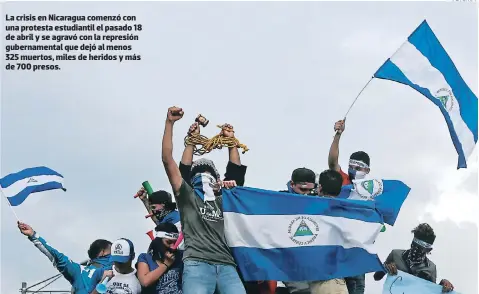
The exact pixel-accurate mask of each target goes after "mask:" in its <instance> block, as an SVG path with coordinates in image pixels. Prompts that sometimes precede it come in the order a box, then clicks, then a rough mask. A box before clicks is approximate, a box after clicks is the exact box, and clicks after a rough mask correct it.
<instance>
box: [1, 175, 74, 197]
mask: <svg viewBox="0 0 479 294" xmlns="http://www.w3.org/2000/svg"><path fill="white" fill-rule="evenodd" d="M0 186H1V188H2V191H3V194H4V195H5V197H7V200H8V202H10V205H11V206H17V205H20V204H22V203H23V201H25V199H27V197H28V196H29V195H30V194H32V193H37V192H43V191H47V190H53V189H62V190H63V191H66V189H65V188H63V176H62V175H61V174H59V173H57V172H56V171H54V170H52V169H49V168H48V167H44V166H40V167H32V168H27V169H24V170H22V171H20V172H18V173H13V174H9V175H8V176H5V177H3V178H1V179H0Z"/></svg>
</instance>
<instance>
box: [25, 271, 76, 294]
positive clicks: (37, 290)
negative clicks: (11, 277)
mask: <svg viewBox="0 0 479 294" xmlns="http://www.w3.org/2000/svg"><path fill="white" fill-rule="evenodd" d="M61 277H62V274H57V275H54V276H52V277H50V278H48V279H45V280H43V281H41V282H38V283H36V284H34V285H31V286H29V287H27V282H22V288H21V289H20V293H22V294H27V293H33V294H35V293H64V294H71V293H73V291H72V290H63V291H62V290H43V289H45V288H46V287H48V286H49V285H50V284H52V283H53V282H55V281H56V280H58V279H59V278H61ZM46 282H48V283H47V284H46V285H44V286H41V287H40V286H39V285H41V284H43V283H46ZM36 286H38V287H39V289H36V290H33V289H32V288H34V287H36Z"/></svg>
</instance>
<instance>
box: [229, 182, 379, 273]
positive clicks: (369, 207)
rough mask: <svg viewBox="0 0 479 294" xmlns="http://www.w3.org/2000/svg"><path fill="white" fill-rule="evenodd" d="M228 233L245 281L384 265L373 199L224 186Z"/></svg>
mask: <svg viewBox="0 0 479 294" xmlns="http://www.w3.org/2000/svg"><path fill="white" fill-rule="evenodd" d="M223 209H224V214H223V216H224V220H225V236H226V240H227V242H228V245H229V246H230V248H231V250H232V253H233V256H234V257H235V261H236V263H237V264H238V267H239V269H240V270H241V274H242V276H243V278H244V279H245V280H246V281H264V280H272V281H318V280H329V279H332V278H343V277H351V276H356V275H360V274H364V273H367V272H374V271H384V270H385V269H384V268H383V266H382V264H381V261H380V260H379V258H378V256H377V254H376V250H375V245H374V241H375V240H376V237H377V236H378V235H379V233H380V230H381V228H382V216H381V215H380V214H379V212H378V211H377V210H376V209H375V202H373V201H357V200H345V199H335V198H324V197H314V196H302V195H301V196H294V197H293V196H291V195H290V194H289V193H281V192H274V191H267V190H261V189H254V188H246V187H236V188H234V189H231V190H226V189H225V190H223Z"/></svg>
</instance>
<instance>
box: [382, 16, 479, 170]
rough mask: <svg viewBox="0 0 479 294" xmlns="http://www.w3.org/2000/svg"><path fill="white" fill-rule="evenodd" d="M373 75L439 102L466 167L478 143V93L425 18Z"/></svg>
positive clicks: (437, 103) (463, 165) (462, 164)
mask: <svg viewBox="0 0 479 294" xmlns="http://www.w3.org/2000/svg"><path fill="white" fill-rule="evenodd" d="M374 77H375V78H380V79H386V80H391V81H395V82H398V83H402V84H405V85H408V86H410V87H411V88H413V89H415V90H416V91H418V92H419V93H421V94H422V95H424V96H426V97H427V98H428V99H429V100H431V101H432V102H433V103H434V104H436V106H437V107H438V108H439V109H440V110H441V112H442V114H443V116H444V118H445V119H446V123H447V126H448V128H449V132H450V135H451V138H452V142H453V144H454V147H455V148H456V151H457V153H458V155H459V161H458V168H465V167H467V164H466V160H467V158H468V157H469V155H471V153H472V151H473V149H474V147H475V145H476V143H477V106H478V104H477V97H476V95H475V94H474V93H473V92H472V91H471V89H470V88H469V87H468V86H467V84H466V83H465V82H464V80H463V79H462V77H461V75H460V74H459V72H458V71H457V69H456V66H455V65H454V63H453V62H452V60H451V58H450V57H449V55H448V54H447V52H446V50H444V48H443V47H442V45H441V43H439V40H438V39H437V38H436V36H435V35H434V33H433V31H432V30H431V28H430V27H429V25H428V23H427V22H426V21H423V22H422V23H421V25H420V26H419V27H418V28H417V29H416V30H415V31H414V32H413V33H412V34H411V35H410V36H409V38H408V39H407V41H406V42H405V43H404V44H403V45H402V46H401V47H400V48H399V50H398V51H397V52H396V53H395V54H394V55H393V56H392V57H391V58H389V59H388V60H387V61H386V62H385V63H384V64H383V65H382V66H381V68H379V70H378V71H377V72H376V73H375V74H374Z"/></svg>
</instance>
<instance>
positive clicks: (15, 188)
mask: <svg viewBox="0 0 479 294" xmlns="http://www.w3.org/2000/svg"><path fill="white" fill-rule="evenodd" d="M30 179H32V181H30ZM28 181H30V183H29V182H28ZM49 182H58V183H61V184H63V178H62V177H60V176H57V175H48V176H34V177H30V178H25V179H22V180H20V181H17V182H15V183H13V184H12V185H10V186H8V187H7V188H3V189H2V190H3V193H4V194H5V196H7V197H12V196H15V195H17V194H18V193H20V192H21V191H22V190H23V189H25V188H26V187H28V186H39V185H43V184H45V183H49Z"/></svg>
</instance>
